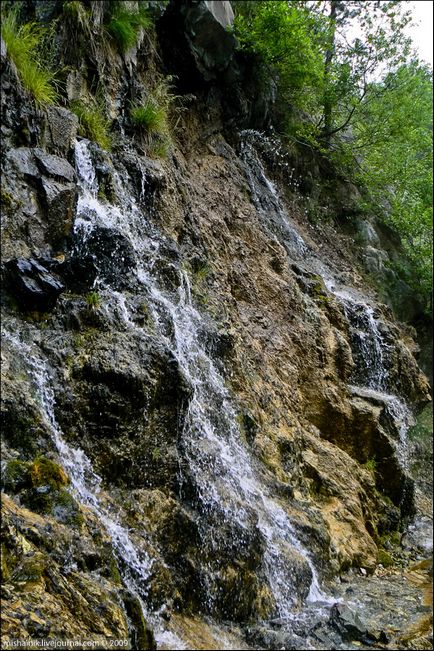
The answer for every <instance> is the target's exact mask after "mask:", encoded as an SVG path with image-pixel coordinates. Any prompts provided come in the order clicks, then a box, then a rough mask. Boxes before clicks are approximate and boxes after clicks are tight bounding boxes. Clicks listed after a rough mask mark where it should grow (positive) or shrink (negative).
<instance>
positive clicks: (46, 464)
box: [29, 457, 69, 489]
mask: <svg viewBox="0 0 434 651" xmlns="http://www.w3.org/2000/svg"><path fill="white" fill-rule="evenodd" d="M29 473H30V479H31V483H32V486H34V487H40V486H49V487H50V488H53V489H60V488H62V487H63V486H67V485H68V484H69V477H68V475H67V474H66V472H65V471H64V470H63V468H62V467H61V466H59V465H58V464H57V463H54V461H51V460H50V459H46V458H45V457H40V458H38V459H36V460H35V461H34V462H33V464H32V465H31V467H30V469H29Z"/></svg>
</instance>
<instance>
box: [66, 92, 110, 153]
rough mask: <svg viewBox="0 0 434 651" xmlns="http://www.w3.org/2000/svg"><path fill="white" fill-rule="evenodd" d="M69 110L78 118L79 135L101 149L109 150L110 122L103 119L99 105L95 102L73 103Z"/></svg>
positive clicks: (101, 108) (102, 112) (102, 110)
mask: <svg viewBox="0 0 434 651" xmlns="http://www.w3.org/2000/svg"><path fill="white" fill-rule="evenodd" d="M70 109H71V111H72V112H73V113H75V115H76V116H77V117H78V121H79V127H80V133H81V134H82V135H83V136H84V137H85V138H89V140H93V141H94V142H96V143H97V144H98V145H99V146H100V147H101V149H105V150H107V151H108V150H110V148H111V138H110V132H109V129H110V120H108V119H107V118H106V117H105V115H104V109H103V107H102V106H101V103H100V102H97V101H96V100H94V101H93V102H92V103H91V104H85V103H84V102H83V101H75V102H72V103H71V105H70Z"/></svg>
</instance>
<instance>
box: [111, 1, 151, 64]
mask: <svg viewBox="0 0 434 651" xmlns="http://www.w3.org/2000/svg"><path fill="white" fill-rule="evenodd" d="M123 5H124V3H123V2H116V3H115V5H114V10H113V13H112V15H111V17H110V20H109V23H108V25H107V31H108V33H109V34H110V36H111V37H112V38H113V40H114V41H115V42H116V44H117V46H118V48H119V49H120V51H121V52H126V51H127V50H129V48H130V47H133V45H135V44H136V42H137V33H138V31H139V29H140V28H143V29H149V27H150V26H151V20H150V18H149V17H148V16H147V15H146V13H145V12H144V11H143V10H140V11H137V12H132V11H128V10H127V9H125V8H124V7H123Z"/></svg>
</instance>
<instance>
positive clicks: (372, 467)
mask: <svg viewBox="0 0 434 651" xmlns="http://www.w3.org/2000/svg"><path fill="white" fill-rule="evenodd" d="M362 467H363V468H365V470H367V471H368V472H370V473H371V475H372V476H373V477H374V478H375V474H376V472H377V462H376V460H375V459H368V460H367V461H366V462H365V463H364V464H362Z"/></svg>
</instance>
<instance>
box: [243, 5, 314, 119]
mask: <svg viewBox="0 0 434 651" xmlns="http://www.w3.org/2000/svg"><path fill="white" fill-rule="evenodd" d="M294 4H297V3H294ZM234 28H235V35H236V36H237V38H238V40H239V42H240V44H241V48H242V49H245V50H247V51H250V52H254V53H255V54H257V55H258V56H259V57H260V59H261V60H262V61H263V63H264V64H265V66H266V67H267V68H268V70H269V72H270V73H271V74H272V75H273V76H274V77H275V79H276V82H277V84H278V88H279V94H280V96H281V99H282V100H283V101H285V102H287V101H288V100H289V101H290V102H291V105H292V106H293V107H294V106H295V107H296V108H297V109H302V110H309V109H312V108H314V106H315V104H316V103H317V102H318V93H320V92H321V85H322V54H321V38H318V39H316V38H312V34H314V33H315V34H318V35H319V34H320V33H321V23H320V21H319V20H318V19H317V17H316V16H315V15H314V14H313V13H312V12H310V11H309V10H308V9H307V8H305V7H303V6H293V3H291V4H290V3H287V2H279V1H274V0H269V1H268V2H256V3H239V6H237V13H236V17H235V23H234Z"/></svg>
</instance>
